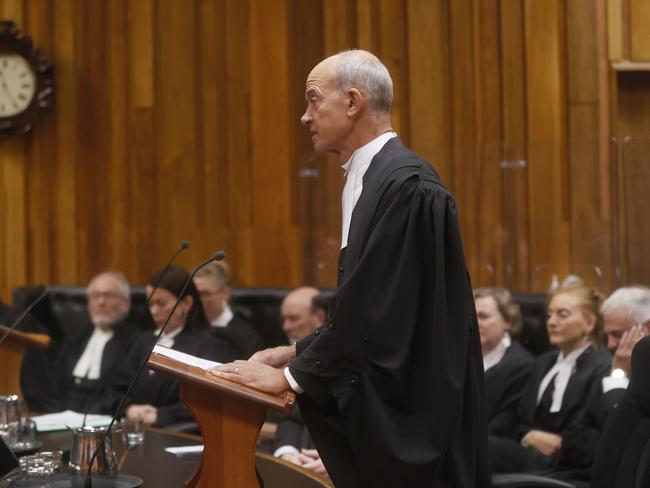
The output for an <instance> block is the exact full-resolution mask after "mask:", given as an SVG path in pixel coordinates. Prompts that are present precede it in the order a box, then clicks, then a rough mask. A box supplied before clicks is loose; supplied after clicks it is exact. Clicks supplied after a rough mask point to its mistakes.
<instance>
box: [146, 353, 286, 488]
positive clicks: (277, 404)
mask: <svg viewBox="0 0 650 488" xmlns="http://www.w3.org/2000/svg"><path fill="white" fill-rule="evenodd" d="M148 366H149V368H151V369H154V370H156V371H159V372H161V373H165V374H169V375H171V376H173V377H175V378H177V379H178V380H179V382H180V398H181V401H182V402H183V403H184V404H185V405H186V406H187V408H188V409H189V410H190V412H191V413H192V415H193V416H194V419H195V420H196V421H197V423H198V424H199V428H200V429H201V436H202V437H203V445H204V447H203V457H202V458H201V464H200V466H199V468H198V469H197V471H196V473H194V475H193V476H192V477H191V478H190V479H189V480H188V481H187V482H186V483H185V486H186V487H189V488H194V487H196V488H253V487H257V486H259V484H258V481H257V475H256V473H255V446H256V441H257V436H258V434H259V431H260V429H261V428H262V423H263V422H264V417H265V412H266V408H273V409H276V410H279V411H281V412H283V413H284V414H286V415H288V414H289V413H290V412H291V408H292V407H293V403H294V401H295V395H294V394H293V393H290V392H286V393H284V394H282V395H278V396H275V395H270V394H268V393H263V392H261V391H258V390H254V389H253V388H249V387H247V386H243V385H240V384H237V383H233V382H232V381H228V380H225V379H222V378H217V377H216V376H214V375H212V374H210V373H209V372H207V371H205V370H203V369H201V368H198V367H195V366H190V365H188V364H185V363H183V362H180V361H176V360H174V359H171V358H168V357H166V356H162V355H160V354H156V353H155V352H154V353H153V354H151V357H150V358H149V362H148Z"/></svg>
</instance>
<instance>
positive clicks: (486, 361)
mask: <svg viewBox="0 0 650 488" xmlns="http://www.w3.org/2000/svg"><path fill="white" fill-rule="evenodd" d="M510 344H512V340H511V339H510V334H508V333H507V332H506V333H505V334H503V337H502V338H501V341H499V343H498V344H497V346H496V347H495V348H494V349H492V350H491V351H490V352H488V353H487V354H486V355H485V356H483V371H487V370H488V369H490V368H493V367H494V366H496V365H497V364H499V363H500V362H501V360H502V359H503V356H505V354H506V351H507V350H508V348H509V347H510Z"/></svg>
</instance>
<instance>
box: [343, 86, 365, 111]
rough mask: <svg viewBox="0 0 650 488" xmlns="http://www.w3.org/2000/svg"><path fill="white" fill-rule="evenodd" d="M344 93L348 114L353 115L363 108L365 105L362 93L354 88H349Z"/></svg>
mask: <svg viewBox="0 0 650 488" xmlns="http://www.w3.org/2000/svg"><path fill="white" fill-rule="evenodd" d="M346 95H347V102H348V110H347V112H348V116H350V117H355V116H356V115H358V114H360V113H361V112H362V111H363V110H364V108H365V106H366V99H365V97H364V96H363V94H362V93H361V92H360V91H359V90H357V89H356V88H350V89H349V90H348V91H347V92H346Z"/></svg>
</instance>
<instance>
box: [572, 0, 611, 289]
mask: <svg viewBox="0 0 650 488" xmlns="http://www.w3.org/2000/svg"><path fill="white" fill-rule="evenodd" d="M566 18H567V26H566V32H567V81H568V91H567V95H568V100H567V101H568V115H569V118H568V146H569V153H568V154H569V159H568V163H569V175H570V177H569V181H570V188H571V191H570V194H569V195H570V198H571V256H572V258H571V259H572V262H571V265H572V268H573V272H574V273H576V274H578V275H581V276H583V277H584V278H585V279H588V280H590V281H592V282H594V284H596V285H600V286H601V287H602V286H603V285H604V284H605V279H606V277H605V276H603V275H604V273H610V272H611V262H610V260H609V246H610V242H611V235H609V233H607V232H603V229H608V228H609V225H610V222H609V221H607V220H603V218H602V215H601V202H600V200H601V198H602V196H601V193H600V191H599V190H600V189H601V187H602V184H601V181H600V177H601V171H600V154H599V149H600V147H599V135H600V132H599V91H598V49H597V45H596V43H597V37H596V36H597V22H596V4H595V3H594V2H593V1H591V0H578V1H572V2H567V3H566ZM608 279H609V278H608Z"/></svg>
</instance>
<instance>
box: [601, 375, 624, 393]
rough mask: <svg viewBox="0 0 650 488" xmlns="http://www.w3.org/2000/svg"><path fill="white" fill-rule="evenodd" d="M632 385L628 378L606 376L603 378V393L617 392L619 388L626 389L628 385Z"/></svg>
mask: <svg viewBox="0 0 650 488" xmlns="http://www.w3.org/2000/svg"><path fill="white" fill-rule="evenodd" d="M629 384H630V380H629V379H628V378H614V377H612V376H605V377H604V378H603V393H607V392H608V391H611V390H615V389H617V388H623V389H626V388H627V385H629Z"/></svg>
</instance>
